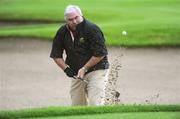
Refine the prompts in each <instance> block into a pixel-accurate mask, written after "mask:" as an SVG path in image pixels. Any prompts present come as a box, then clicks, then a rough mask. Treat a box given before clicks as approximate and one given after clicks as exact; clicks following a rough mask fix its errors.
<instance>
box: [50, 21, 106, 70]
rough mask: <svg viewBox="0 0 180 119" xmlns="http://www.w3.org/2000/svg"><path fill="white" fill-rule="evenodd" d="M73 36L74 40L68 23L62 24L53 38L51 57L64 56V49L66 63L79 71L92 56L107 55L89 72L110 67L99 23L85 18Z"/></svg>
mask: <svg viewBox="0 0 180 119" xmlns="http://www.w3.org/2000/svg"><path fill="white" fill-rule="evenodd" d="M73 36H74V40H73V39H72V37H71V33H70V31H69V29H68V27H67V26H66V25H63V26H61V27H60V29H59V30H58V31H57V33H56V36H55V38H54V40H53V44H52V50H51V54H50V57H51V58H63V51H65V52H66V60H65V62H66V64H67V65H69V66H70V67H71V68H72V69H73V70H74V71H75V72H76V73H77V72H78V70H79V69H80V68H82V67H83V66H84V65H85V64H86V63H87V62H88V60H89V59H90V58H91V57H92V56H96V57H100V56H105V57H104V58H103V59H102V60H101V61H100V62H99V63H98V64H96V65H95V66H93V67H91V68H90V69H89V70H88V72H91V71H94V70H98V69H108V68H109V63H108V59H107V54H108V53H107V49H106V46H105V39H104V35H103V33H102V31H101V30H100V28H99V27H98V26H97V25H95V24H93V23H91V22H89V21H88V20H85V19H84V20H83V22H81V23H80V24H78V26H77V28H76V31H75V32H74V33H73Z"/></svg>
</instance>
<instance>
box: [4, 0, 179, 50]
mask: <svg viewBox="0 0 180 119" xmlns="http://www.w3.org/2000/svg"><path fill="white" fill-rule="evenodd" d="M68 4H77V5H79V6H80V7H81V8H82V10H83V13H84V16H85V17H86V18H87V19H89V20H91V21H93V22H95V23H97V24H98V25H99V26H100V27H101V29H102V30H103V32H104V34H105V36H106V40H107V44H108V45H113V46H119V45H121V46H128V47H133V46H138V47H139V46H180V35H179V34H180V22H179V21H180V1H179V0H99V1H97V0H86V1H83V0H51V1H48V0H1V1H0V20H17V21H18V20H49V21H62V20H63V19H64V18H63V11H64V8H65V6H66V5H68ZM58 27H59V25H58V24H53V25H49V24H48V25H33V26H22V27H8V28H5V27H1V28H0V37H33V38H42V39H49V40H52V39H53V36H54V34H55V31H56V30H57V29H58ZM16 28H17V29H18V30H16ZM123 30H125V31H127V32H128V35H127V36H122V34H121V32H122V31H123Z"/></svg>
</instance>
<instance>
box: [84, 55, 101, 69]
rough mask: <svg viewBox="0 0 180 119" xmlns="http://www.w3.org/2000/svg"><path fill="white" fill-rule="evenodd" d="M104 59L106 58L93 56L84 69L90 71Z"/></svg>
mask: <svg viewBox="0 0 180 119" xmlns="http://www.w3.org/2000/svg"><path fill="white" fill-rule="evenodd" d="M103 58H104V56H102V57H95V56H92V57H91V59H90V60H89V61H88V62H87V63H86V64H85V65H84V67H85V68H86V69H89V68H91V67H93V66H94V65H96V64H97V63H98V62H100V61H101V60H102V59H103Z"/></svg>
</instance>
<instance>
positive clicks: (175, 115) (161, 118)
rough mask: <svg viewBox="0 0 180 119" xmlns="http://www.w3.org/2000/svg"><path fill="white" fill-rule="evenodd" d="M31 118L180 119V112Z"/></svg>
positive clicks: (41, 118)
mask: <svg viewBox="0 0 180 119" xmlns="http://www.w3.org/2000/svg"><path fill="white" fill-rule="evenodd" d="M30 119H180V112H134V113H132V112H130V113H110V114H108V113H107V114H94V115H77V116H63V117H40V118H30Z"/></svg>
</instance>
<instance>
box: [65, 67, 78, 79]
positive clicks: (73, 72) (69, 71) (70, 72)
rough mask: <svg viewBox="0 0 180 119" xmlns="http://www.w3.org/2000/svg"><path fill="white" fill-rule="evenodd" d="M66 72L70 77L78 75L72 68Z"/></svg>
mask: <svg viewBox="0 0 180 119" xmlns="http://www.w3.org/2000/svg"><path fill="white" fill-rule="evenodd" d="M64 72H65V73H66V75H67V76H68V77H74V75H76V73H75V71H73V70H72V69H71V68H69V67H67V68H66V69H65V70H64Z"/></svg>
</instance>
